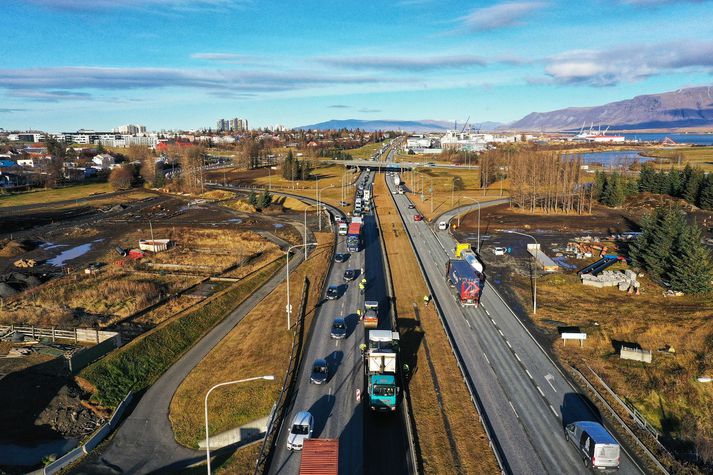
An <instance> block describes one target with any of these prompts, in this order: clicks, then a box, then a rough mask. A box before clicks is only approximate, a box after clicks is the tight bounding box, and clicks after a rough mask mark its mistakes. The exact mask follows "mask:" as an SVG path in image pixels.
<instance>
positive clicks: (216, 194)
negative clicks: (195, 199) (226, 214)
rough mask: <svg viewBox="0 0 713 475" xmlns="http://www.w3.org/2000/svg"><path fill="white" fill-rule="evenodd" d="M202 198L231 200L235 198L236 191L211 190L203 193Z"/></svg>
mask: <svg viewBox="0 0 713 475" xmlns="http://www.w3.org/2000/svg"><path fill="white" fill-rule="evenodd" d="M201 198H206V199H209V200H230V199H233V198H235V193H233V192H230V191H225V190H210V191H206V192H205V193H203V194H202V195H201Z"/></svg>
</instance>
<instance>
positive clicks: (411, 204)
mask: <svg viewBox="0 0 713 475" xmlns="http://www.w3.org/2000/svg"><path fill="white" fill-rule="evenodd" d="M415 208H416V205H415V204H413V203H409V204H408V209H415Z"/></svg>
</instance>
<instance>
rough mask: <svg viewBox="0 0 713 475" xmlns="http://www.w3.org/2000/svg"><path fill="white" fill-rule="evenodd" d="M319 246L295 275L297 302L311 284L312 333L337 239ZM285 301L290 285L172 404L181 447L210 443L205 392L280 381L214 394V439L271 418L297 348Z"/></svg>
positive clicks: (325, 237)
mask: <svg viewBox="0 0 713 475" xmlns="http://www.w3.org/2000/svg"><path fill="white" fill-rule="evenodd" d="M317 240H318V242H319V246H318V247H317V249H316V250H315V251H314V252H313V253H311V254H310V258H309V260H308V261H307V262H306V263H304V264H302V265H300V266H299V267H297V268H296V269H295V270H293V271H292V272H291V273H290V274H291V275H290V285H291V292H292V295H293V296H299V295H301V290H302V280H303V278H304V276H305V275H307V276H309V278H310V280H311V286H310V295H309V302H308V304H307V310H308V320H307V322H306V325H307V327H309V325H310V321H311V318H312V317H313V316H314V310H315V305H316V304H317V303H318V301H319V293H320V286H321V282H323V281H324V279H325V275H326V271H327V269H328V268H329V259H330V256H331V249H332V246H333V235H331V234H325V233H318V234H317ZM284 296H285V283H282V284H280V285H279V286H278V287H277V288H276V289H275V290H274V291H273V292H272V293H271V294H270V295H269V296H268V297H267V298H265V299H264V300H263V301H262V302H260V303H259V304H258V305H257V306H256V307H255V308H254V309H253V310H252V311H251V312H250V313H249V314H248V315H246V316H245V318H244V319H243V320H242V321H241V322H240V324H238V325H237V326H236V327H235V328H234V329H233V330H232V331H231V332H230V333H229V334H228V335H227V336H226V337H225V338H224V339H223V340H222V341H221V342H220V343H219V344H218V345H216V347H215V348H214V349H213V350H212V351H211V352H210V353H209V354H208V355H207V356H206V358H204V359H203V361H202V362H201V363H200V364H199V365H198V366H196V367H195V368H194V369H193V371H192V372H191V373H190V374H189V375H188V377H187V378H186V379H185V380H184V381H183V383H182V384H181V386H179V388H178V390H177V391H176V394H175V395H174V397H173V400H172V401H171V411H170V416H169V418H170V419H171V423H172V425H173V430H174V433H175V436H176V440H177V441H178V442H179V443H181V444H183V445H186V446H189V447H197V445H198V441H199V440H202V439H203V438H204V437H205V434H204V429H203V424H204V421H203V408H202V405H201V404H196V401H202V400H203V398H204V397H205V393H206V391H207V390H208V389H209V388H210V387H211V386H212V385H214V384H216V383H219V382H223V381H230V380H233V379H240V378H246V377H251V376H259V375H264V374H273V375H275V381H259V382H254V383H248V384H243V385H236V386H228V387H225V388H221V389H219V390H217V391H216V392H215V393H213V394H212V395H211V398H210V406H209V411H210V414H211V418H210V423H211V425H210V432H211V434H218V433H220V432H223V431H226V430H228V429H231V428H234V427H239V426H241V425H243V424H246V423H248V422H250V421H253V420H255V419H258V418H261V417H265V416H267V415H268V414H269V412H270V409H271V408H272V405H273V403H274V401H275V399H276V398H277V394H278V392H279V388H280V385H281V383H282V378H283V376H284V373H285V371H286V370H287V364H288V358H289V352H290V346H291V342H292V336H291V333H290V332H288V331H287V330H286V321H285V313H284V308H285V299H284ZM293 299H294V300H293V302H292V305H293V306H294V307H295V308H297V307H298V306H299V301H298V299H299V297H293ZM253 463H254V461H253ZM236 470H238V469H236ZM240 470H242V469H240Z"/></svg>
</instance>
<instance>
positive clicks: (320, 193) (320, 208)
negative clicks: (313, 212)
mask: <svg viewBox="0 0 713 475" xmlns="http://www.w3.org/2000/svg"><path fill="white" fill-rule="evenodd" d="M330 188H334V185H329V186H327V187H325V188H322V189H321V190H320V189H319V184H317V211H318V212H319V230H320V231H321V230H322V200H321V198H320V197H321V196H322V192H323V191H324V190H328V189H330Z"/></svg>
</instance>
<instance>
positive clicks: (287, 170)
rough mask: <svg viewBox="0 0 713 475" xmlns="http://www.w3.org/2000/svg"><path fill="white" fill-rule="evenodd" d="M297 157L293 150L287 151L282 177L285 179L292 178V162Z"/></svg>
mask: <svg viewBox="0 0 713 475" xmlns="http://www.w3.org/2000/svg"><path fill="white" fill-rule="evenodd" d="M294 160H295V157H294V155H292V150H290V151H288V152H287V156H286V157H285V161H284V163H283V164H282V178H284V179H285V180H292V162H294Z"/></svg>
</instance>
